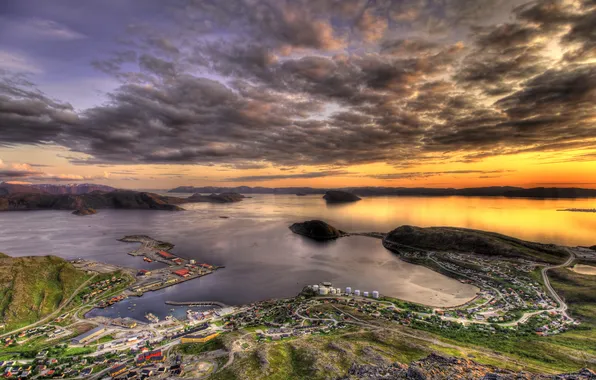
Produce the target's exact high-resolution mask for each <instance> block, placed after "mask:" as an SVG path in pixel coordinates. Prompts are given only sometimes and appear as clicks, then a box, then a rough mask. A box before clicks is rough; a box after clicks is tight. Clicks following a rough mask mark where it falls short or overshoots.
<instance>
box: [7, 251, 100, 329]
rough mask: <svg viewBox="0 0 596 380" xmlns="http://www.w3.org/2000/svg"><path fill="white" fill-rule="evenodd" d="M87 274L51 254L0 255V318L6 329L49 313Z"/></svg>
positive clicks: (33, 320) (23, 324)
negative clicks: (26, 255)
mask: <svg viewBox="0 0 596 380" xmlns="http://www.w3.org/2000/svg"><path fill="white" fill-rule="evenodd" d="M87 278H88V275H87V274H85V273H83V272H81V271H78V270H77V269H75V268H74V267H73V266H72V265H71V264H70V263H68V262H67V261H65V260H63V259H61V258H58V257H55V256H36V257H15V258H13V257H8V256H6V255H2V256H0V319H2V320H3V321H4V322H5V323H6V325H7V326H6V327H7V330H10V329H13V328H18V327H20V326H25V325H27V324H30V323H33V322H35V321H37V320H39V319H40V318H42V317H44V316H46V315H48V314H51V313H52V312H53V311H54V310H56V308H58V306H60V303H61V302H62V301H63V300H65V299H66V298H68V297H69V296H70V295H71V294H72V292H73V291H74V290H75V289H76V288H77V287H78V286H79V285H80V284H81V283H83V282H84V281H85V280H86V279H87Z"/></svg>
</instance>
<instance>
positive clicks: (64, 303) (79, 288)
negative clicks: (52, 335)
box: [0, 273, 98, 338]
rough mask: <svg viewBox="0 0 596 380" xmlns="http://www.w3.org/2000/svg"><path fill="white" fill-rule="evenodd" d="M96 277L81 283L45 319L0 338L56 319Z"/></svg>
mask: <svg viewBox="0 0 596 380" xmlns="http://www.w3.org/2000/svg"><path fill="white" fill-rule="evenodd" d="M97 276H98V274H97V273H96V274H94V275H93V276H91V277H90V278H89V279H88V280H87V281H85V282H83V283H82V284H81V285H79V287H78V288H76V289H75V291H74V292H73V293H72V295H71V296H70V297H68V299H67V300H66V301H65V302H62V304H61V305H60V306H58V308H57V309H56V310H54V312H52V313H51V314H49V315H48V316H47V317H45V318H43V319H40V320H39V321H37V322H35V323H32V324H30V325H27V326H23V327H21V328H19V329H16V330H12V331H10V332H7V333H4V334H2V335H0V338H4V337H6V336H10V335H12V334H14V333H17V332H19V331H23V330H27V329H30V328H32V327H35V326H37V325H40V324H43V323H46V322H47V321H49V320H50V319H52V318H55V317H57V316H58V315H60V312H61V311H62V309H64V308H65V307H66V305H68V304H69V303H70V301H72V300H73V299H74V298H75V297H76V296H77V294H79V292H80V291H81V290H82V289H83V288H84V287H86V286H87V285H89V282H90V281H91V280H93V279H94V278H95V277H97Z"/></svg>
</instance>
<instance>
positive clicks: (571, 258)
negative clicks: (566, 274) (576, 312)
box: [541, 248, 575, 318]
mask: <svg viewBox="0 0 596 380" xmlns="http://www.w3.org/2000/svg"><path fill="white" fill-rule="evenodd" d="M565 250H566V251H567V253H569V258H568V259H567V261H565V262H564V263H563V264H560V265H554V266H548V267H544V268H542V270H541V273H542V279H543V280H544V286H546V288H547V289H548V291H549V292H550V294H551V296H552V297H553V298H554V299H555V301H557V303H558V304H559V307H558V308H556V309H555V310H557V311H559V312H561V314H563V315H564V316H565V317H567V318H571V317H569V315H568V314H567V309H568V307H567V304H566V303H565V301H563V299H562V298H561V297H560V296H559V295H558V294H557V292H555V290H554V289H553V287H552V286H551V284H550V281H549V279H548V275H547V274H546V272H548V271H549V270H551V269H556V268H565V267H568V266H569V265H571V263H573V261H574V260H575V253H573V251H572V250H570V249H569V248H565Z"/></svg>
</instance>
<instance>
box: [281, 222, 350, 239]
mask: <svg viewBox="0 0 596 380" xmlns="http://www.w3.org/2000/svg"><path fill="white" fill-rule="evenodd" d="M290 230H292V232H293V233H295V234H298V235H302V236H306V237H308V238H311V239H314V240H319V241H324V240H333V239H337V238H339V237H342V236H346V235H347V234H346V233H345V232H344V231H341V230H338V229H337V228H335V227H333V226H331V225H329V224H327V223H325V222H323V221H322V220H308V221H306V222H302V223H294V224H292V225H291V226H290Z"/></svg>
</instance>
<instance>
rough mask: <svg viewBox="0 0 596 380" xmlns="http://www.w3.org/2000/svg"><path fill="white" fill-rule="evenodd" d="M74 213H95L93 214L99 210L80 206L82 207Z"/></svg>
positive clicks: (83, 214) (82, 214)
mask: <svg viewBox="0 0 596 380" xmlns="http://www.w3.org/2000/svg"><path fill="white" fill-rule="evenodd" d="M72 214H73V215H77V216H86V215H93V214H97V210H95V209H94V208H80V209H77V210H74V211H73V212H72Z"/></svg>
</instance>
